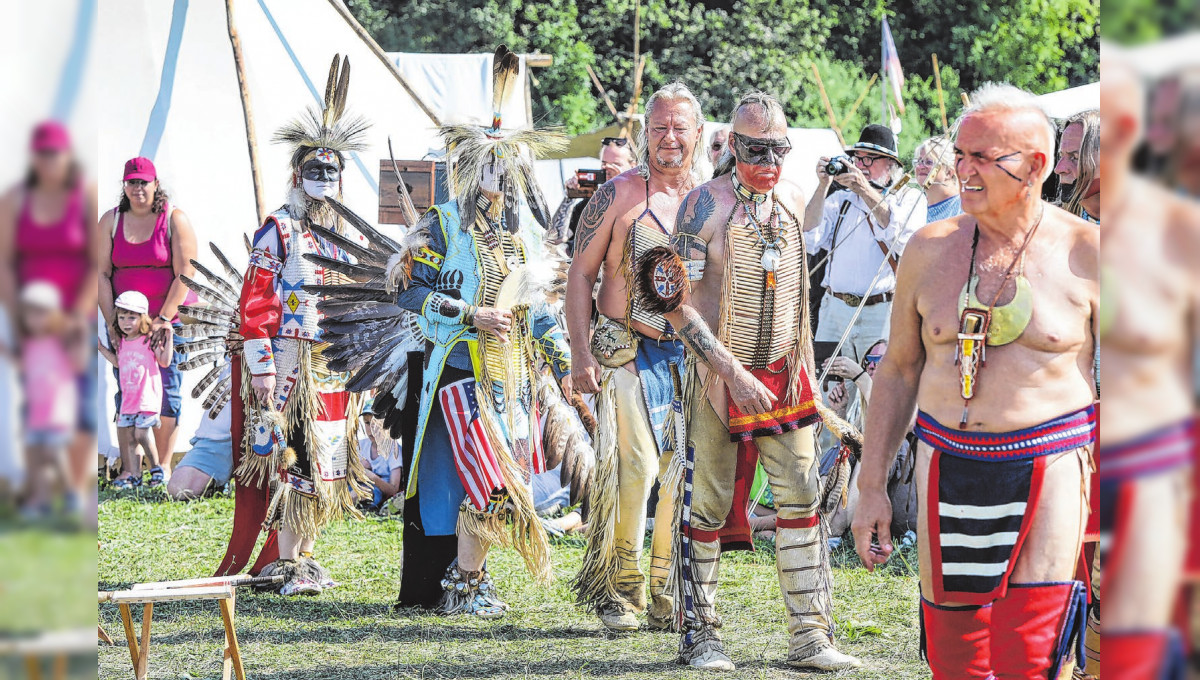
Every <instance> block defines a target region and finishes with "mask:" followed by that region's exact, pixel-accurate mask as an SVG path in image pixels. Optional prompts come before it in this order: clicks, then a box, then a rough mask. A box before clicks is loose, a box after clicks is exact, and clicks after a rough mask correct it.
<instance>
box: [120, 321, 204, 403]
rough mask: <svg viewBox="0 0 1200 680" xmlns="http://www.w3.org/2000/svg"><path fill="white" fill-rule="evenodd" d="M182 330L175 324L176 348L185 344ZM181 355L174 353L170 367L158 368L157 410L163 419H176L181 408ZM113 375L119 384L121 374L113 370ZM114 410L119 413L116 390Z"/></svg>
mask: <svg viewBox="0 0 1200 680" xmlns="http://www.w3.org/2000/svg"><path fill="white" fill-rule="evenodd" d="M180 328H183V324H181V323H176V324H175V335H174V336H173V337H174V343H175V346H176V347H178V346H179V345H180V343H183V342H187V340H186V339H185V338H181V337H180V336H179V329H180ZM183 359H184V356H183V354H181V353H179V352H178V351H176V352H175V353H174V354H172V356H171V365H170V366H167V367H166V368H163V367H161V366H160V367H159V369H158V372H159V375H161V376H162V386H163V390H162V395H163V396H162V406H161V407H160V408H159V410H158V414H159V415H160V416H162V417H164V418H178V417H179V412H180V410H181V409H182V408H183V371H181V370H179V362H180V361H183ZM113 375H114V376H116V378H117V384H118V385H120V384H121V374H120V372H118V371H117V369H116V368H115V367H114V368H113ZM115 401H116V405H117V406H116V410H117V412H118V413H119V412H120V411H121V390H120V389H119V388H118V389H117V395H116V399H115Z"/></svg>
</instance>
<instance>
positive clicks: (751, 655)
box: [98, 491, 928, 680]
mask: <svg viewBox="0 0 1200 680" xmlns="http://www.w3.org/2000/svg"><path fill="white" fill-rule="evenodd" d="M141 494H142V495H141V496H140V497H134V496H125V497H116V496H113V495H111V494H110V493H108V492H105V493H102V495H101V504H100V543H101V547H100V552H99V558H98V572H99V573H98V578H99V585H100V587H101V588H105V589H115V588H122V587H126V586H128V585H129V584H131V583H136V582H141V581H153V580H165V579H178V578H196V577H203V576H208V575H210V574H211V571H212V570H213V569H214V568H215V567H216V565H217V563H218V562H219V561H220V559H221V557H222V556H223V555H224V550H225V541H226V539H227V535H228V532H229V529H230V526H231V523H232V519H231V518H232V512H233V501H232V499H231V498H225V497H217V498H212V499H207V500H202V501H197V502H193V503H187V504H171V503H167V502H165V501H162V500H161V496H159V495H157V494H154V493H151V492H147V491H142V492H141ZM401 547H402V546H401V540H400V523H399V522H396V521H388V520H383V519H377V518H372V519H368V520H367V521H358V522H343V523H339V524H335V525H333V526H331V527H329V528H328V529H327V530H326V532H325V534H324V535H323V536H322V538H321V540H320V541H319V542H318V544H317V558H318V559H319V560H320V561H321V562H322V563H323V564H324V565H325V566H326V567H327V568H328V569H329V570H330V572H331V573H332V574H333V576H334V578H335V579H336V580H338V581H339V582H340V583H341V585H340V586H339V587H337V588H335V589H333V590H331V591H326V593H325V594H323V595H321V596H320V597H317V598H310V599H284V598H281V597H278V596H275V595H260V594H254V593H251V592H250V591H248V590H247V591H241V592H242V594H241V595H240V596H239V598H238V603H237V627H238V639H239V641H240V643H241V648H242V657H243V659H244V660H245V664H246V672H247V675H248V676H249V677H252V678H280V679H282V678H289V679H307V680H313V679H316V678H338V679H365V678H451V677H461V678H530V677H535V678H540V677H545V678H593V677H613V678H702V677H707V675H706V674H704V673H701V672H699V671H692V670H690V669H686V668H685V667H683V666H680V665H677V664H676V663H675V654H676V650H677V646H678V636H677V635H674V634H666V633H656V632H649V631H645V632H638V633H633V634H627V635H612V634H606V633H605V632H603V630H602V628H601V626H600V623H599V621H597V620H596V618H595V617H594V616H592V615H590V614H588V613H585V612H582V611H580V610H579V609H577V608H576V607H575V606H574V605H573V604H572V597H571V593H570V589H569V587H568V584H569V582H570V579H571V577H572V576H573V575H574V573H575V571H576V569H577V568H578V566H579V562H580V559H581V557H582V554H583V540H582V539H580V538H566V539H559V540H557V541H555V542H554V544H553V559H554V571H555V576H556V578H555V580H554V582H553V583H552V584H551V585H550V586H548V587H546V586H539V585H536V584H534V583H533V582H532V581H531V580H530V579H529V578H528V577H527V576H526V574H525V573H524V571H523V570H522V569H521V568H520V559H519V556H517V555H516V553H514V552H513V551H511V550H496V551H493V552H492V554H491V557H490V566H491V567H492V571H493V573H494V574H495V575H496V579H497V583H498V585H499V588H500V592H501V594H502V595H503V597H504V598H505V600H506V601H507V602H508V603H509V605H510V606H511V607H512V611H511V612H509V614H508V615H507V616H506V617H504V618H503V619H501V620H499V621H495V622H484V621H471V620H467V619H465V618H463V617H450V618H447V617H440V616H435V615H430V614H425V613H417V612H406V613H403V614H394V613H392V611H391V606H390V605H391V603H392V601H393V600H394V599H395V597H396V592H397V590H398V588H399V583H400V551H401ZM759 548H760V549H759V550H758V551H757V552H755V553H747V552H738V553H731V554H728V555H726V556H725V558H724V559H723V560H722V564H721V590H720V591H719V595H718V602H717V608H718V611H719V612H720V614H721V615H722V617H723V618H724V621H725V628H724V637H725V640H726V643H725V644H726V651H727V652H728V653H729V655H730V656H731V657H732V658H733V660H734V662H735V663H736V664H737V665H738V669H737V671H736V672H734V673H731V674H724V675H721V676H720V677H728V678H776V677H780V678H782V677H790V678H796V677H812V678H828V677H846V678H851V677H853V678H880V679H882V678H888V679H896V678H923V677H928V671H927V670H925V667H924V665H923V664H922V663H921V661H920V659H919V658H918V656H917V638H918V629H917V607H916V602H917V599H916V598H917V586H916V579H915V567H916V562H915V558H914V556H913V553H912V552H909V551H906V554H904V555H903V557H905V558H907V564H906V563H905V560H898V559H893V560H892V561H893V563H894V564H892V565H889V569H890V571H889V572H888V573H882V574H875V575H870V574H867V573H866V571H865V570H863V569H862V568H861V567H860V566H859V564H858V559H857V558H856V557H855V556H854V555H853V554H852V551H851V550H850V549H849V547H848V546H847V547H843V548H841V549H839V550H838V551H836V552H835V553H834V557H833V559H834V564H835V570H834V581H835V613H836V615H837V617H838V628H837V637H838V644H839V646H840V647H841V648H842V649H843V650H845V651H846V652H848V653H851V654H854V655H857V656H859V657H860V658H862V659H863V660H864V662H865V664H866V666H865V667H864V668H862V669H859V670H856V671H853V672H845V673H841V674H838V675H836V676H833V675H830V674H815V673H814V674H803V673H798V672H795V671H792V670H790V669H788V668H787V667H786V666H785V665H784V659H785V657H786V654H787V630H786V628H785V623H784V620H785V616H784V610H783V603H782V600H781V599H780V596H779V582H778V580H777V577H776V572H775V563H774V554H773V551H772V548H771V545H770V544H769V543H763V544H761V545H760V546H759ZM645 559H646V560H647V561H648V556H647V557H646V558H645ZM910 565H911V568H910ZM138 616H139V615H138V614H135V619H136V618H137V617H138ZM99 619H100V623H101V624H102V625H103V626H104V627H105V629H106V630H108V631H109V632H110V634H112V635H113V637H114V639H115V640H116V643H117V644H116V645H115V646H112V647H101V648H100V650H99V675H100V677H101V678H126V677H129V675H130V664H129V653H128V650H127V649H126V648H125V647H124V635H123V633H122V630H121V624H120V618H119V616H118V613H117V609H116V607H111V606H103V607H101V608H100V612H99ZM139 630H140V627H139ZM221 646H222V637H221V624H220V618H219V616H218V614H217V608H216V605H215V604H213V603H204V604H198V605H197V604H186V603H184V604H176V603H164V604H159V605H156V606H155V611H154V629H153V634H152V638H151V646H150V677H151V678H170V679H171V680H180V679H189V678H216V677H220V673H221V667H220V659H221Z"/></svg>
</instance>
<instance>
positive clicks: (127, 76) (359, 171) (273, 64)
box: [21, 0, 440, 449]
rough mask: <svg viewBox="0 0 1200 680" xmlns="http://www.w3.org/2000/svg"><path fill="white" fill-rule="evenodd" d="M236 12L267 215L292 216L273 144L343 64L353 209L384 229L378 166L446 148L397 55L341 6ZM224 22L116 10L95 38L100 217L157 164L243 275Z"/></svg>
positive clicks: (245, 207)
mask: <svg viewBox="0 0 1200 680" xmlns="http://www.w3.org/2000/svg"><path fill="white" fill-rule="evenodd" d="M21 4H22V5H24V4H25V3H21ZM230 5H231V6H232V9H233V12H232V24H233V26H234V28H235V29H236V32H237V35H238V39H239V42H240V45H241V52H242V59H243V64H244V73H245V83H246V90H247V92H248V94H249V102H250V107H251V111H252V114H253V123H254V124H253V129H254V133H255V136H256V138H257V145H256V146H257V151H258V169H259V173H260V176H261V182H262V194H263V198H264V205H263V209H264V210H265V211H266V212H270V211H272V210H274V209H275V208H276V207H278V206H279V205H281V204H282V202H283V200H284V193H285V190H286V186H287V181H288V179H289V166H288V151H287V149H286V148H284V147H282V146H279V145H276V144H272V143H271V137H272V135H273V134H274V132H275V130H276V129H278V128H279V127H280V126H281V125H283V124H284V123H286V122H287V121H288V120H290V119H291V118H292V117H294V116H296V115H297V114H299V113H300V112H302V111H303V109H304V108H305V107H306V106H319V105H320V102H321V101H322V99H323V96H324V89H325V81H326V77H327V75H328V71H329V64H330V61H331V60H332V58H333V55H334V53H335V52H336V53H340V54H342V55H348V56H349V58H350V64H351V77H350V92H349V97H348V103H347V111H348V112H352V113H357V114H361V115H363V116H365V117H366V118H368V119H369V120H370V121H372V123H373V127H372V128H371V129H370V131H369V135H368V144H369V148H368V149H367V150H366V151H363V152H360V153H358V154H354V156H353V158H352V159H351V160H350V162H349V164H348V167H347V170H346V172H345V173H344V175H343V182H344V194H345V200H346V203H347V204H348V205H349V206H350V207H351V208H352V209H354V210H355V211H356V212H358V213H359V214H361V215H362V216H363V217H364V218H367V219H368V220H369V221H371V222H375V220H376V217H377V215H378V209H377V206H378V200H379V199H378V195H379V189H378V176H379V160H380V159H381V158H386V157H387V155H388V153H387V140H388V137H389V136H390V137H391V139H392V144H393V147H394V148H395V152H396V156H397V158H421V157H422V156H424V155H425V154H426V153H427V152H429V151H430V150H431V149H436V148H438V147H439V146H440V142H439V141H438V138H437V135H436V125H437V121H435V119H434V117H433V116H431V115H430V113H428V112H426V110H425V109H424V108H423V103H422V102H420V101H418V99H416V98H415V97H414V96H413V94H411V93H410V92H409V91H407V90H406V88H405V86H404V84H403V83H402V82H401V76H399V75H398V74H397V73H396V72H395V70H394V67H393V66H392V63H391V62H390V61H389V60H388V59H387V57H386V55H384V53H383V52H382V51H379V50H378V47H377V46H375V45H374V43H373V42H370V41H369V40H368V39H365V38H364V37H363V35H364V34H362V33H360V29H359V27H358V26H357V23H355V22H354V20H353V19H352V18H351V17H350V15H349V13H348V12H347V11H346V9H345V7H344V6H343V5H342V4H341V1H340V0H253V1H251V0H235V1H234V2H232V3H230ZM225 10H226V3H224V2H217V1H216V0H206V1H205V2H189V1H188V0H171V1H168V0H110V1H109V2H106V3H105V5H104V11H103V12H102V13H100V14H99V15H98V16H97V17H96V34H95V38H94V40H95V43H96V46H97V47H98V52H99V54H98V58H97V62H96V67H97V68H96V69H95V71H96V77H95V78H94V79H93V80H95V81H98V82H97V85H96V86H97V88H98V90H99V91H101V92H104V93H105V97H104V101H103V103H102V105H100V106H99V107H98V109H97V110H96V112H95V116H96V120H97V121H98V122H97V128H98V129H99V130H100V131H101V134H100V138H99V144H98V148H99V164H98V178H99V186H100V193H101V197H102V200H101V208H108V207H111V202H113V201H115V199H116V197H117V194H118V192H119V191H120V181H121V174H120V173H121V170H122V167H123V164H124V162H125V161H126V160H127V159H129V158H131V157H133V156H147V157H149V158H151V159H152V160H153V161H154V163H155V165H156V166H157V168H158V171H159V174H160V176H161V178H162V180H163V182H164V186H165V187H166V188H167V190H168V191H169V192H170V194H171V198H172V202H173V203H174V204H175V205H177V206H179V207H180V208H181V209H183V210H184V211H185V212H186V213H187V215H188V217H189V218H190V219H191V222H192V224H193V226H194V227H195V229H196V232H197V237H198V241H199V243H200V256H201V257H200V259H201V260H203V261H206V262H207V263H208V264H210V265H215V264H216V263H215V262H214V261H213V260H212V256H211V255H210V254H209V252H208V247H207V244H208V242H209V241H212V242H215V243H217V244H218V245H219V246H220V247H221V249H222V250H223V251H225V252H226V253H227V254H229V255H230V256H231V257H232V258H233V259H234V263H235V265H238V266H240V265H241V264H242V263H244V262H245V249H244V248H243V246H242V235H243V234H245V233H249V232H252V231H253V230H254V228H255V227H256V225H257V223H258V215H257V210H256V206H255V194H254V184H253V182H252V175H251V168H250V155H249V151H248V144H247V128H246V121H245V118H244V116H243V101H242V96H241V90H240V88H239V84H238V73H237V69H236V67H235V62H234V53H233V48H232V46H231V41H230V30H229V29H230V25H229V22H227V20H226V11H225ZM197 377H198V376H186V377H185V383H184V389H185V405H184V413H183V417H182V419H181V423H180V433H179V443H178V444H177V446H178V448H180V449H184V448H186V447H187V441H188V439H189V438H190V437H191V433H192V432H193V430H194V429H195V426H196V425H197V424H198V422H199V419H200V416H201V413H200V406H199V404H197V403H195V402H193V401H191V400H189V399H187V392H188V391H190V387H191V384H192V381H193V380H195V379H196V378H197ZM105 405H106V407H107V406H109V405H111V401H106V402H105ZM101 422H104V421H103V420H102V421H101Z"/></svg>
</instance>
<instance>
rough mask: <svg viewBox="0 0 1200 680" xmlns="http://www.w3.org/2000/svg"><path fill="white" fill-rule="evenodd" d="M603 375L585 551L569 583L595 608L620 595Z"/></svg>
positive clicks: (611, 401)
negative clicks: (573, 577) (618, 591)
mask: <svg viewBox="0 0 1200 680" xmlns="http://www.w3.org/2000/svg"><path fill="white" fill-rule="evenodd" d="M623 370H625V369H623V368H616V369H605V373H606V375H605V376H604V378H603V382H602V384H601V387H600V394H599V395H598V397H597V399H596V410H597V414H596V420H597V421H598V422H599V423H601V427H600V428H599V432H598V433H597V438H596V467H595V469H594V470H593V472H592V482H591V506H590V511H589V518H588V531H587V550H586V551H585V553H584V556H583V564H582V565H580V567H579V573H577V574H576V575H575V579H574V580H573V581H572V582H571V589H572V590H573V591H575V601H576V603H577V604H578V605H579V606H580V607H585V608H591V609H594V608H597V607H600V606H603V605H606V604H609V603H611V602H620V601H621V600H622V599H623V598H622V597H621V596H620V595H619V594H618V593H617V587H616V583H615V580H616V577H617V573H618V572H619V571H620V566H621V560H620V557H619V556H618V555H617V546H616V529H617V516H618V514H619V510H618V503H617V490H618V486H619V481H618V478H617V458H618V455H619V453H620V452H619V451H618V450H617V431H616V428H615V427H614V425H615V423H616V422H617V412H616V399H617V395H616V382H615V381H614V380H613V379H612V371H623Z"/></svg>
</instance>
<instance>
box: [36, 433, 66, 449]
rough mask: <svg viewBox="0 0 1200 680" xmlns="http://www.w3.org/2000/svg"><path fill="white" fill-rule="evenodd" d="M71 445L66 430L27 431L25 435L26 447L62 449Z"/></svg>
mask: <svg viewBox="0 0 1200 680" xmlns="http://www.w3.org/2000/svg"><path fill="white" fill-rule="evenodd" d="M70 443H71V433H70V432H68V431H67V430H29V431H28V432H26V433H25V445H26V446H45V447H47V448H52V449H57V448H64V447H66V446H67V445H68V444H70Z"/></svg>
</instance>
